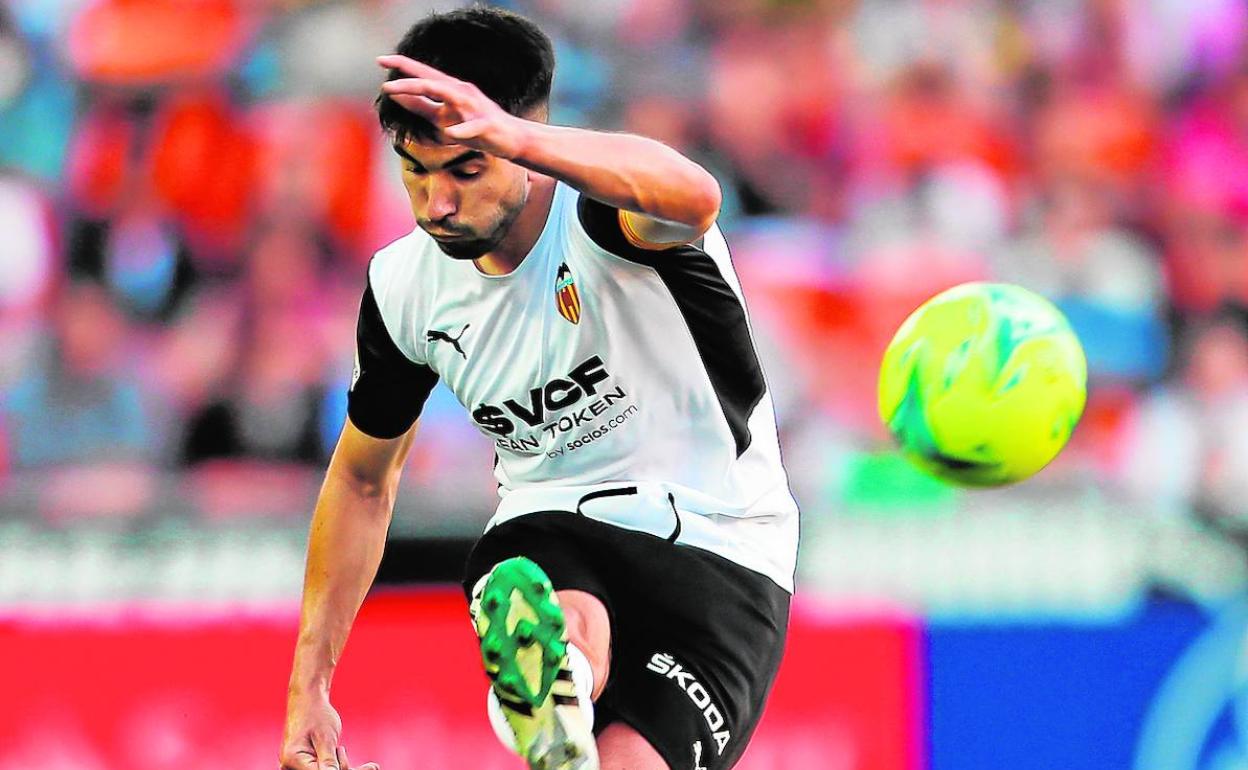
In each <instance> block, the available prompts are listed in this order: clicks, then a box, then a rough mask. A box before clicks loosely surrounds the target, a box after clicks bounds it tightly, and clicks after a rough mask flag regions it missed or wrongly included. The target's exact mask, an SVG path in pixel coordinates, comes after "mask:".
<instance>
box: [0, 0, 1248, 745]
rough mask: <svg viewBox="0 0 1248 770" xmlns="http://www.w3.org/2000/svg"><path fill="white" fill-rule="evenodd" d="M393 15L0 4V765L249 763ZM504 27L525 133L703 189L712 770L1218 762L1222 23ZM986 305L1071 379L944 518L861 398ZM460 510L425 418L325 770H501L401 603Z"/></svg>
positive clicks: (1236, 67)
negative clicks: (717, 257) (893, 346)
mask: <svg viewBox="0 0 1248 770" xmlns="http://www.w3.org/2000/svg"><path fill="white" fill-rule="evenodd" d="M451 5H453V4H452V3H441V4H439V7H441V8H446V7H450V6H451ZM429 7H431V4H430V3H427V2H420V1H419V0H368V1H358V2H299V1H298V0H286V1H285V2H279V1H277V0H274V1H273V2H264V1H263V0H237V1H232V0H94V1H90V2H84V1H81V0H7V1H6V3H5V4H4V5H3V6H0V266H2V269H0V682H3V683H4V685H5V687H4V689H5V695H4V698H3V702H2V705H0V746H3V747H4V748H3V750H0V769H3V770H10V769H13V770H16V768H27V767H32V766H37V767H41V768H50V769H51V770H59V769H60V768H66V769H69V768H73V769H74V770H95V769H96V768H100V769H104V768H121V767H126V768H138V769H140V770H146V769H147V768H152V770H155V769H156V768H170V767H178V768H201V767H202V768H207V767H217V766H220V765H222V764H228V765H231V766H247V767H252V766H255V767H267V766H271V765H272V764H273V763H274V762H273V760H274V757H275V755H276V751H277V748H278V737H279V732H280V722H281V713H282V703H283V696H284V682H285V676H286V673H287V670H288V665H289V654H290V650H291V646H292V644H293V640H294V624H295V622H296V611H297V606H296V603H297V598H298V591H299V587H300V582H301V569H302V548H303V542H304V539H305V535H306V526H307V521H308V517H309V515H310V511H311V508H312V502H313V499H314V495H315V493H316V489H317V486H318V483H319V479H320V476H321V474H322V472H323V468H324V465H325V462H326V459H327V451H328V449H329V448H330V447H331V446H332V441H333V439H334V437H335V435H336V431H337V429H338V427H339V426H340V425H341V421H342V418H343V415H344V395H343V394H344V391H345V387H346V381H347V378H348V377H349V373H350V371H351V358H352V341H353V324H354V318H355V312H356V308H357V305H358V299H359V295H360V292H361V289H362V286H363V271H364V267H365V264H366V262H367V260H368V257H369V255H370V253H371V251H372V250H373V249H375V248H377V247H379V246H381V245H382V244H384V243H386V242H388V241H389V240H391V239H393V238H395V237H397V236H398V235H400V234H402V233H403V232H405V231H406V230H408V229H409V228H410V227H411V223H410V219H409V216H410V215H409V213H408V212H407V211H406V208H405V206H406V201H405V200H404V198H403V196H402V189H401V187H400V185H399V183H398V177H397V166H396V164H395V163H394V159H393V158H392V157H391V154H390V153H389V152H388V151H387V150H386V148H385V146H384V143H383V142H382V141H381V138H380V136H379V133H378V131H377V129H376V128H375V120H374V118H373V115H372V113H371V109H370V102H371V99H372V96H373V94H374V93H375V88H376V85H377V83H378V80H379V73H378V72H377V71H376V70H375V68H374V66H373V64H372V57H373V56H374V55H375V54H377V53H379V52H383V51H387V50H390V49H391V47H392V46H393V44H394V43H395V41H396V40H397V37H398V36H399V35H400V34H401V32H402V30H403V29H405V28H406V26H407V25H408V24H409V23H410V22H411V21H412V20H414V19H415V18H417V17H418V16H419V15H420V14H422V13H423V12H424V11H426V10H427V9H428V8H429ZM512 7H515V8H516V9H518V10H521V11H523V12H526V13H528V14H530V15H532V16H533V17H534V18H535V19H537V20H538V21H539V22H541V23H542V24H543V25H544V27H545V28H546V29H547V30H549V31H550V32H551V33H552V35H553V36H554V37H555V39H556V43H557V53H558V58H559V68H558V73H557V76H556V80H555V105H554V119H555V121H556V122H562V123H571V124H578V125H590V126H596V127H604V128H613V129H626V130H632V131H637V132H640V133H644V134H647V135H650V136H654V137H657V138H659V139H662V140H664V141H666V142H668V143H670V144H672V145H673V146H676V147H678V148H680V149H682V150H684V151H686V152H687V153H689V154H691V155H692V156H693V157H695V158H697V159H699V160H700V161H702V162H703V163H705V164H706V165H707V166H708V167H709V168H711V169H712V170H713V171H714V172H715V173H716V175H717V176H718V177H719V179H720V180H721V182H722V184H723V186H724V189H725V193H726V195H725V206H724V214H723V218H722V225H723V227H724V229H725V231H726V232H727V233H728V236H729V242H730V244H731V245H732V247H733V254H734V259H735V262H736V264H737V266H738V269H739V271H740V273H741V276H742V279H743V282H744V284H745V286H746V289H747V293H748V299H749V307H750V311H751V314H752V319H753V323H754V325H755V328H756V331H757V333H758V336H759V337H760V340H761V342H762V345H763V351H762V353H763V356H764V359H765V363H766V364H767V366H768V372H769V376H770V384H771V388H772V390H773V393H774V395H775V399H776V403H777V409H778V412H779V418H780V425H781V429H782V433H783V436H782V438H783V442H784V448H785V451H786V460H787V464H788V467H789V470H790V472H791V474H792V480H793V487H794V489H795V491H796V493H797V495H798V498H799V500H800V502H801V504H802V507H803V510H804V530H803V552H802V559H801V566H800V572H799V585H800V591H799V594H800V595H799V600H798V606H797V611H796V613H795V619H794V629H793V641H792V646H791V650H790V655H789V660H788V663H787V664H786V669H785V671H784V673H783V675H782V678H781V681H780V683H779V685H778V687H777V692H776V698H775V700H774V702H773V704H772V707H771V709H770V710H769V712H768V715H767V717H766V718H765V719H764V722H763V727H762V729H761V731H760V733H759V736H758V739H757V741H756V743H755V745H754V747H753V748H752V749H751V751H750V753H749V754H747V759H746V760H745V762H744V763H743V764H742V767H743V768H746V769H747V770H773V769H774V770H805V769H806V768H821V769H831V770H841V769H843V770H919V769H920V768H932V770H961V769H972V768H1001V767H1009V768H1014V769H1015V770H1029V769H1031V768H1035V769H1036V770H1041V769H1044V770H1051V769H1052V768H1059V767H1060V768H1065V769H1066V770H1080V769H1083V768H1087V769H1088V770H1092V769H1093V768H1098V769H1099V768H1115V769H1116V768H1133V770H1242V769H1243V768H1248V650H1246V648H1245V646H1244V644H1243V638H1244V633H1245V627H1246V625H1248V601H1246V600H1245V588H1246V586H1248V567H1246V563H1245V558H1244V557H1245V546H1246V545H1248V511H1246V509H1245V499H1248V181H1245V180H1248V34H1246V33H1248V6H1246V5H1245V4H1244V3H1243V2H1239V1H1238V0H1001V1H1000V2H989V1H987V0H904V1H903V0H891V1H886V0H860V1H859V2H853V1H852V0H825V1H821V2H820V1H815V0H809V1H802V0H788V1H786V2H782V1H781V0H771V1H770V2H767V1H766V0H731V1H728V0H593V2H573V1H572V0H525V1H524V2H520V1H517V2H516V3H514V4H512ZM982 278H987V279H995V280H1005V281H1014V282H1018V283H1021V284H1023V285H1025V286H1028V287H1030V288H1033V289H1035V290H1038V291H1040V292H1041V293H1043V294H1045V295H1047V296H1049V297H1050V298H1052V299H1054V300H1055V301H1056V302H1058V304H1059V305H1060V306H1061V307H1062V308H1063V309H1065V310H1066V311H1067V313H1068V314H1069V316H1070V318H1071V320H1072V322H1073V323H1074V325H1075V327H1076V329H1077V330H1078V332H1079V333H1080V335H1081V337H1082V339H1083V341H1084V343H1085V345H1086V347H1087V352H1088V356H1089V362H1090V368H1091V377H1092V388H1091V393H1090V401H1089V404H1088V409H1087V412H1086V415H1085V417H1084V420H1083V423H1082V425H1081V426H1080V428H1079V429H1078V431H1077V432H1076V434H1075V437H1074V440H1073V442H1072V444H1071V446H1070V447H1069V448H1068V450H1067V451H1066V452H1065V453H1064V454H1063V455H1062V456H1061V457H1060V458H1059V459H1058V461H1057V462H1056V463H1055V464H1054V465H1053V466H1052V467H1050V468H1049V469H1047V470H1046V471H1045V472H1044V473H1043V474H1042V475H1041V476H1040V477H1039V478H1037V479H1035V480H1033V481H1030V482H1027V483H1025V484H1023V485H1021V486H1019V487H1017V488H1013V489H1009V490H1006V491H998V492H974V493H971V492H964V491H960V490H955V489H950V488H948V487H944V486H941V485H939V484H937V483H935V482H933V481H930V480H928V479H926V478H924V477H922V476H919V475H917V474H916V472H914V471H912V470H911V469H909V468H908V467H907V466H906V465H905V464H903V463H902V462H901V461H900V460H898V459H897V457H896V456H895V455H894V454H893V453H892V452H891V451H890V450H889V446H888V444H887V442H886V441H885V436H884V435H883V433H882V430H881V428H880V426H879V425H878V424H877V420H876V418H875V416H874V402H873V399H874V376H875V367H876V364H877V362H878V359H879V355H880V353H881V351H882V349H883V345H884V344H885V342H886V341H887V339H888V337H889V335H890V333H891V331H892V330H893V328H895V326H896V324H897V323H898V322H899V321H900V320H901V319H902V318H903V317H904V316H905V315H906V313H908V312H909V310H911V309H912V308H913V307H915V306H916V305H917V304H918V303H919V302H920V301H921V300H922V299H924V298H926V297H927V296H929V295H931V294H933V293H935V292H936V291H938V290H940V289H943V288H945V287H947V286H950V285H952V284H955V283H958V282H961V281H964V280H971V279H982ZM492 501H493V485H492V483H491V479H490V447H489V444H488V442H487V441H485V440H484V439H482V438H481V437H480V436H478V435H476V434H475V432H474V430H473V429H472V428H471V427H470V425H469V422H468V421H467V419H466V418H465V417H463V416H462V414H461V413H460V411H459V409H458V406H457V405H456V404H455V403H454V401H453V399H452V398H451V397H450V396H449V395H448V394H447V393H446V392H445V391H440V392H439V394H438V395H436V396H435V397H434V398H433V399H432V400H431V401H430V404H429V406H428V409H427V410H426V416H425V418H424V419H423V421H422V428H421V436H420V438H419V440H418V441H417V444H416V447H415V449H414V451H413V454H412V458H411V461H410V463H409V466H408V468H407V470H406V473H405V478H404V483H403V491H402V495H401V497H400V499H399V502H398V505H397V513H396V516H395V522H394V526H393V528H392V533H391V534H392V542H391V548H390V552H389V555H388V556H387V560H386V562H385V564H384V566H383V577H384V578H385V579H386V582H387V587H386V588H384V589H382V590H379V591H378V592H376V593H375V595H374V598H373V599H372V600H370V602H369V603H368V604H367V605H366V608H365V610H364V614H363V616H362V618H361V621H360V625H359V628H358V630H357V632H356V634H355V636H354V637H353V641H352V644H351V645H349V647H348V649H347V654H346V659H345V662H344V664H343V666H342V670H341V672H340V673H339V676H338V681H337V683H336V698H337V702H338V705H339V707H340V709H341V710H342V713H343V716H344V719H345V723H346V735H345V739H346V745H347V746H348V747H349V748H350V749H351V752H352V756H353V758H354V759H356V760H357V761H360V760H363V759H365V758H367V759H378V760H380V761H381V762H382V763H383V767H389V768H409V767H420V768H426V767H479V768H505V767H512V766H513V765H514V763H509V762H508V761H507V758H506V756H505V755H504V754H502V753H501V750H498V749H496V748H495V747H494V744H493V741H492V738H490V737H489V734H488V727H487V726H486V724H485V721H484V716H483V714H482V709H481V708H480V706H481V705H482V704H483V699H484V692H483V691H484V680H483V679H481V678H480V676H479V674H478V673H477V672H476V671H475V670H474V666H475V664H474V662H473V654H474V652H473V649H472V645H471V641H472V639H471V634H470V631H469V630H468V628H467V624H466V623H464V621H463V620H462V617H461V609H462V608H461V604H462V600H460V599H458V598H456V597H455V595H454V593H453V592H450V591H448V590H446V589H445V588H442V587H439V585H438V582H437V581H438V580H445V579H446V578H447V577H448V576H450V575H452V574H453V573H454V570H455V567H456V560H457V559H458V558H460V557H461V556H462V553H463V550H464V548H465V547H466V545H467V543H468V542H470V540H471V538H472V537H473V536H474V535H475V534H476V533H477V532H478V531H479V530H480V527H481V525H482V524H483V522H484V521H485V519H486V518H487V517H488V515H489V512H490V510H491V508H492ZM411 581H418V582H416V583H412V582H411ZM432 649H438V650H443V651H450V652H446V653H445V654H446V655H448V656H449V657H448V658H447V664H446V666H445V667H442V668H439V669H438V670H437V671H436V672H430V671H429V670H428V667H427V666H422V665H421V661H422V658H423V655H424V654H425V653H426V652H427V651H429V650H432Z"/></svg>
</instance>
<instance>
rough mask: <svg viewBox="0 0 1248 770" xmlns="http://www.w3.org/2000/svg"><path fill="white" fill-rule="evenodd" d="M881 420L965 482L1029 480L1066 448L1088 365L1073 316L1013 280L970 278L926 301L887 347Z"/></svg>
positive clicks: (940, 470) (937, 468) (927, 463)
mask: <svg viewBox="0 0 1248 770" xmlns="http://www.w3.org/2000/svg"><path fill="white" fill-rule="evenodd" d="M878 397H879V401H878V403H879V413H880V419H881V420H883V421H884V424H885V425H886V426H887V427H888V430H889V432H890V433H892V435H893V437H894V438H895V439H896V440H897V443H898V444H899V445H900V447H901V450H902V452H903V454H904V455H905V456H906V457H907V458H909V459H910V460H911V461H912V462H913V463H915V464H916V465H918V466H919V467H920V468H922V469H923V470H925V471H927V472H929V473H931V474H933V475H935V476H937V477H939V478H942V479H945V480H946V481H950V482H953V483H956V484H961V485H967V486H976V487H991V486H1000V485H1003V484H1010V483H1013V482H1016V481H1021V480H1023V479H1025V478H1027V477H1029V476H1031V475H1033V474H1034V473H1036V472H1037V471H1039V470H1040V469H1041V468H1043V467H1044V466H1045V465H1047V464H1048V463H1049V462H1050V461H1051V460H1052V459H1053V458H1054V457H1056V456H1057V454H1058V452H1060V451H1061V450H1062V447H1064V446H1065V445H1066V442H1067V440H1068V439H1069V438H1070V434H1071V432H1072V431H1073V430H1074V428H1075V425H1076V424H1077V423H1078V422H1079V417H1080V416H1081V415H1082V414H1083V406H1084V402H1085V400H1086V398H1087V362H1086V360H1085V358H1084V354H1083V347H1082V346H1081V345H1080V344H1079V339H1078V338H1077V337H1076V336H1075V333H1074V331H1073V330H1072V329H1071V327H1070V324H1069V322H1068V321H1067V320H1066V317H1065V316H1064V315H1062V312H1061V311H1060V310H1058V309H1057V307H1055V306H1054V305H1053V304H1052V303H1051V302H1049V301H1048V300H1046V299H1045V298H1043V297H1041V296H1040V295H1038V294H1036V293H1034V292H1032V291H1029V290H1027V289H1024V288H1022V287H1021V286H1015V285H1012V284H1003V283H966V284H961V285H959V286H955V287H953V288H951V289H948V290H946V291H943V292H941V293H940V294H938V295H936V296H935V297H932V298H931V299H929V300H928V301H927V302H925V303H923V304H922V305H921V306H919V308H918V309H917V310H915V311H914V312H913V313H911V314H910V317H909V318H907V319H906V320H905V322H904V323H902V325H901V328H899V329H898V330H897V333H896V335H894V337H893V340H892V342H890V343H889V345H888V348H887V349H886V350H885V352H884V359H883V362H882V363H881V365H880V379H879V393H878Z"/></svg>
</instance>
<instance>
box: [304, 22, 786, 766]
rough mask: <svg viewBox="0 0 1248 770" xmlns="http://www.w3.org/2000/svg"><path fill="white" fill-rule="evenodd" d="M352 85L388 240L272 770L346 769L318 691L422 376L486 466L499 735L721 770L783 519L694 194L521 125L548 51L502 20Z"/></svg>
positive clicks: (757, 387) (487, 594)
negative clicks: (388, 209) (364, 84)
mask: <svg viewBox="0 0 1248 770" xmlns="http://www.w3.org/2000/svg"><path fill="white" fill-rule="evenodd" d="M378 62H379V64H380V65H381V66H383V67H385V68H386V69H388V71H389V79H388V81H387V82H386V83H385V84H384V85H383V87H382V94H381V96H380V97H379V98H378V100H377V106H378V112H379V116H380V121H381V124H382V126H383V127H384V129H385V131H386V132H387V135H388V137H389V138H390V139H391V140H392V143H393V148H394V152H395V154H396V161H397V162H398V163H400V164H402V168H403V184H404V186H405V187H406V189H407V193H408V196H409V197H410V199H411V206H412V213H413V215H414V216H415V218H416V223H417V225H418V227H417V228H416V229H414V230H413V231H412V233H411V234H409V235H406V236H404V237H402V238H400V239H399V240H397V241H395V242H394V243H392V244H390V245H389V246H387V247H385V248H383V249H382V250H381V251H379V252H378V253H377V254H376V256H375V257H374V259H373V260H372V262H371V264H370V265H369V269H368V280H367V287H366V288H365V290H364V296H363V300H362V302H361V307H360V315H359V323H358V328H357V356H358V358H357V364H356V368H355V371H354V375H353V378H352V382H351V387H350V392H349V394H348V416H349V419H348V420H347V423H346V425H345V426H344V428H343V431H342V434H341V437H340V438H339V441H338V445H337V448H336V449H335V451H334V455H333V459H332V460H330V463H329V469H328V472H327V474H326V479H325V483H324V486H323V488H322V490H321V493H320V497H319V500H318V501H317V505H316V511H315V514H314V516H313V519H312V526H311V533H310V540H309V547H308V564H307V572H306V577H305V586H304V597H303V607H302V617H301V621H300V632H299V637H298V642H297V645H296V649H295V655H294V665H293V672H292V675H291V681H290V691H289V696H288V706H287V720H286V732H285V737H284V741H283V746H282V750H281V762H282V765H283V767H286V768H290V769H291V770H309V769H311V768H318V769H319V770H327V768H340V769H341V770H346V767H347V766H348V760H347V758H346V755H345V752H344V751H342V750H341V747H340V746H339V743H338V741H339V734H340V730H341V722H340V720H339V717H338V715H337V713H336V712H335V711H334V709H333V707H332V706H331V705H330V700H329V684H330V679H331V677H332V674H333V670H334V666H335V664H336V662H337V661H338V659H339V657H340V656H341V654H342V651H343V647H344V645H345V643H346V640H347V635H348V631H349V629H350V626H351V623H352V621H353V619H354V617H355V613H356V611H357V609H358V608H359V605H360V603H361V601H362V600H363V597H364V595H365V592H366V591H367V589H368V586H369V584H370V583H371V582H372V579H373V577H374V575H375V574H376V569H377V565H378V562H379V560H380V557H381V553H382V549H383V544H384V540H385V534H386V529H387V526H388V523H389V520H390V517H391V514H392V508H393V504H394V497H395V489H396V487H397V484H398V480H399V473H400V469H401V468H402V466H403V462H404V458H405V456H406V454H407V452H408V449H409V447H410V446H411V445H412V441H413V439H414V437H415V432H416V424H417V418H418V417H419V414H420V411H421V407H422V405H423V403H424V401H425V399H426V397H427V396H428V394H429V391H430V389H432V388H433V386H434V384H435V382H436V381H437V380H438V379H439V378H441V379H442V380H444V381H445V382H446V383H447V385H448V386H449V387H450V389H451V390H452V391H453V392H454V393H455V395H456V396H457V398H458V399H459V401H460V402H461V403H462V404H463V405H464V407H465V409H466V410H467V411H468V413H469V414H470V415H471V417H472V419H473V421H474V422H475V423H476V425H477V427H478V428H479V429H480V430H481V431H482V432H483V433H484V434H485V435H486V436H488V437H489V438H490V439H491V441H493V443H494V446H495V451H496V457H497V459H496V466H495V475H496V476H497V479H498V484H499V493H500V496H501V498H502V500H501V503H500V504H499V506H498V509H497V512H496V513H495V515H494V516H493V518H492V519H491V520H490V522H489V524H488V525H487V528H486V531H485V534H484V535H482V537H481V539H480V540H479V541H478V543H477V544H476V546H475V548H474V550H473V552H472V554H471V556H470V557H469V561H468V564H467V567H466V571H465V577H464V587H465V593H466V595H467V596H468V598H469V601H470V614H471V616H472V621H473V625H474V627H475V629H476V631H477V634H478V636H479V638H480V643H481V652H482V659H483V663H484V666H485V670H486V673H487V674H488V676H489V678H490V679H491V680H492V681H491V686H490V689H489V692H488V694H487V698H486V701H487V703H486V704H483V705H486V707H487V710H488V713H489V718H490V720H491V723H492V724H493V725H494V727H495V730H496V731H497V732H498V733H499V736H500V738H502V739H503V740H504V742H506V743H507V744H508V745H509V746H511V747H512V748H513V749H514V750H515V751H516V752H517V753H519V754H520V755H521V756H522V757H524V758H525V760H526V761H527V762H528V765H529V767H530V768H534V769H536V768H541V769H542V770H592V769H593V768H598V767H601V768H603V769H604V770H622V769H623V768H629V769H630V770H660V769H671V770H725V769H726V768H729V767H731V766H732V765H733V764H734V763H735V762H736V761H737V759H738V758H739V757H740V755H741V753H742V751H743V750H744V748H745V746H746V743H747V742H748V740H749V737H750V734H751V733H752V731H753V729H754V727H755V725H756V723H757V721H758V719H759V716H760V714H761V712H762V709H763V703H764V701H765V700H766V697H767V694H768V691H769V690H770V687H771V684H772V681H773V679H774V677H775V673H776V670H777V667H778V665H779V662H780V657H781V654H782V651H783V647H784V640H785V630H786V626H787V622H788V607H789V599H790V594H791V592H792V587H793V583H792V580H793V570H794V564H795V559H796V550H797V535H798V517H797V507H796V505H795V503H794V501H793V498H792V495H791V494H790V492H789V489H788V483H787V479H786V477H785V473H784V470H783V468H782V466H781V462H780V451H779V445H778V439H777V436H776V427H775V417H774V414H773V409H772V404H771V399H770V397H769V395H768V392H767V386H766V382H765V381H764V379H763V374H762V371H761V369H760V367H759V361H758V356H757V354H756V352H755V348H754V342H753V340H752V338H751V333H750V327H749V319H748V317H747V315H746V311H745V307H744V304H743V302H742V298H741V288H740V285H739V283H738V281H737V277H736V275H735V274H734V272H733V268H732V264H731V262H730V260H729V256H728V249H727V246H726V244H725V242H724V238H723V236H722V235H721V234H720V231H719V229H718V228H717V227H716V226H715V224H714V223H715V218H716V215H717V212H718V208H719V204H720V190H719V187H718V185H717V183H716V181H715V180H714V178H712V177H711V175H710V174H709V173H707V172H706V171H705V170H704V169H702V168H701V167H700V166H698V165H697V164H695V163H693V162H692V161H690V160H689V159H687V158H685V157H683V156H681V155H680V154H679V153H677V152H675V151H674V150H672V149H671V148H669V147H666V146H664V145H663V144H661V143H659V142H656V141H652V140H649V139H645V138H642V137H639V136H632V135H626V134H615V133H602V132H596V131H588V130H582V129H577V128H566V127H560V126H552V125H548V124H547V114H548V101H549V96H550V86H551V76H552V70H553V67H554V56H553V53H552V49H551V44H550V41H549V39H548V38H547V37H546V36H545V35H544V34H543V33H542V32H541V31H540V30H539V29H538V28H537V27H536V26H534V25H533V24H532V23H531V22H529V21H528V20H526V19H524V18H522V17H520V16H517V15H515V14H512V13H509V12H506V11H502V10H498V9H493V8H484V7H474V8H470V9H462V10H457V11H452V12H449V13H444V14H435V15H432V16H429V17H427V18H425V19H424V20H422V21H420V22H418V23H417V24H416V25H415V26H413V27H412V28H411V30H410V31H408V33H407V34H406V36H405V37H404V38H403V40H402V41H401V42H400V43H399V46H398V52H397V54H396V55H392V56H383V57H380V58H379V60H378ZM742 98H749V96H748V94H745V95H743V96H742ZM431 663H433V662H432V661H431ZM435 665H436V663H435ZM411 684H412V686H413V687H419V686H420V683H419V682H412V683H411ZM463 766H464V767H471V766H472V761H471V759H470V758H465V760H464V765H463ZM363 768H368V769H369V770H372V769H373V768H375V765H373V764H372V763H370V764H368V765H364V766H363Z"/></svg>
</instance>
